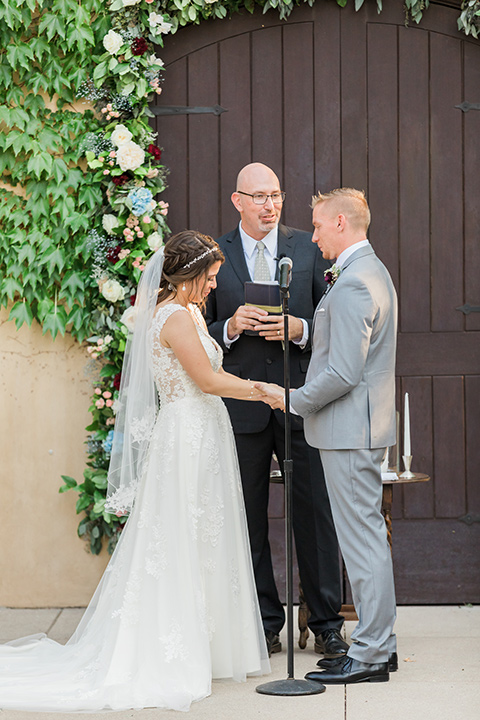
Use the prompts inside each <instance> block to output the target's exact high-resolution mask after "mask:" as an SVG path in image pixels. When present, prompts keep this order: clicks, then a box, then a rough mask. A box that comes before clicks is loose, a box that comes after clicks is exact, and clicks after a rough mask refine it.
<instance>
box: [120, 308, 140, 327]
mask: <svg viewBox="0 0 480 720" xmlns="http://www.w3.org/2000/svg"><path fill="white" fill-rule="evenodd" d="M136 319H137V308H135V307H129V308H127V309H126V310H125V312H124V313H123V315H122V317H121V318H120V322H121V323H122V325H125V327H126V328H127V329H128V330H129V332H133V328H134V327H135V320H136Z"/></svg>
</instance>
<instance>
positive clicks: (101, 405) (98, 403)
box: [95, 398, 105, 410]
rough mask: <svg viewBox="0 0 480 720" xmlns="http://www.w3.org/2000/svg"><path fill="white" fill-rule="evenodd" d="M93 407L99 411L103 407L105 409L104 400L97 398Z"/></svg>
mask: <svg viewBox="0 0 480 720" xmlns="http://www.w3.org/2000/svg"><path fill="white" fill-rule="evenodd" d="M95 405H96V407H97V408H98V409H99V410H101V409H102V408H103V407H105V400H104V399H103V398H98V400H97V402H96V403H95Z"/></svg>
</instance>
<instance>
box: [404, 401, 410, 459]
mask: <svg viewBox="0 0 480 720" xmlns="http://www.w3.org/2000/svg"><path fill="white" fill-rule="evenodd" d="M403 454H404V455H406V456H409V455H411V454H412V447H411V444H410V403H409V401H408V393H405V409H404V418H403Z"/></svg>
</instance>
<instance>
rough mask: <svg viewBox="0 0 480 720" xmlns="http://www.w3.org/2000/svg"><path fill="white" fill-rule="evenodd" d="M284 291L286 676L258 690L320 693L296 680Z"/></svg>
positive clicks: (320, 687)
mask: <svg viewBox="0 0 480 720" xmlns="http://www.w3.org/2000/svg"><path fill="white" fill-rule="evenodd" d="M280 292H281V294H282V312H283V318H284V328H283V380H284V385H285V459H284V461H283V478H284V483H285V546H286V556H287V558H286V579H287V612H286V616H287V678H286V679H285V680H273V681H272V682H268V683H264V684H263V685H258V686H257V688H256V691H257V692H258V693H260V694H262V695H284V696H292V697H293V696H298V695H318V694H319V693H322V692H325V690H326V687H325V685H322V684H321V683H319V682H316V681H315V680H296V679H295V676H294V661H293V562H292V556H293V543H292V472H293V460H292V432H291V416H290V344H289V340H288V326H289V308H288V298H289V297H290V293H289V292H288V286H286V287H282V285H280Z"/></svg>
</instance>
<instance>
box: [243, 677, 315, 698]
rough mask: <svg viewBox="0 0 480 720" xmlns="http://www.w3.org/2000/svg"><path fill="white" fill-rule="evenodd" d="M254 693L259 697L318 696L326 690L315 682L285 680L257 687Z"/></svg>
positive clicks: (293, 679)
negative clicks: (258, 694) (259, 695)
mask: <svg viewBox="0 0 480 720" xmlns="http://www.w3.org/2000/svg"><path fill="white" fill-rule="evenodd" d="M255 689H256V691H257V692H258V693H260V694H261V695H283V696H288V695H290V696H292V697H293V696H298V695H319V694H320V693H323V692H325V690H326V689H327V688H326V687H325V685H322V683H319V682H316V681H315V680H296V679H295V678H285V680H273V681H272V682H268V683H263V685H258V686H257V687H256V688H255Z"/></svg>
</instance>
